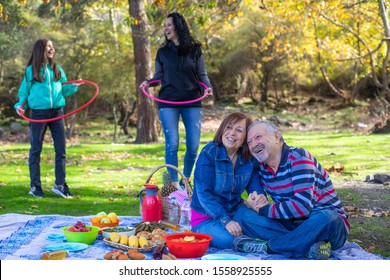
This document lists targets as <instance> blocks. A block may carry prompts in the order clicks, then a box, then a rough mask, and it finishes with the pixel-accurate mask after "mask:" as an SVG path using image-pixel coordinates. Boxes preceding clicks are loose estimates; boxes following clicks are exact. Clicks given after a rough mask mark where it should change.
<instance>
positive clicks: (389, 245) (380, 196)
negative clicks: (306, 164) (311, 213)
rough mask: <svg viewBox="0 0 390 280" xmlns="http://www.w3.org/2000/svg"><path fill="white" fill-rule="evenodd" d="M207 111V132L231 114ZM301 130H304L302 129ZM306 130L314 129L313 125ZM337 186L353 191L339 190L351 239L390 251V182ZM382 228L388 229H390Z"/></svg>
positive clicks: (366, 247) (371, 248)
mask: <svg viewBox="0 0 390 280" xmlns="http://www.w3.org/2000/svg"><path fill="white" fill-rule="evenodd" d="M232 111H234V110H232ZM203 112H204V116H203V123H202V130H203V131H216V130H217V128H218V126H219V125H220V123H221V121H222V119H223V117H224V116H225V115H226V114H228V113H229V111H226V109H224V110H223V111H222V110H218V109H216V108H215V107H214V108H204V110H203ZM282 129H283V127H282ZM286 129H291V127H289V128H287V127H286ZM299 129H300V130H302V128H299ZM306 129H308V130H310V128H309V126H307V127H306ZM334 185H335V188H336V190H337V189H347V190H349V192H342V194H340V193H338V195H339V197H340V200H341V201H342V203H343V206H344V208H345V209H346V211H347V213H348V215H349V220H350V222H351V224H353V230H352V231H351V234H350V236H349V239H348V240H349V241H350V242H356V243H357V244H359V245H360V246H361V247H362V248H363V249H364V250H366V251H368V252H370V253H377V252H378V251H379V252H388V253H389V252H390V234H389V232H390V203H389V202H390V185H384V184H376V183H370V182H364V181H348V182H343V183H334ZM344 193H347V194H344ZM356 197H358V199H356ZM378 229H387V231H384V230H378Z"/></svg>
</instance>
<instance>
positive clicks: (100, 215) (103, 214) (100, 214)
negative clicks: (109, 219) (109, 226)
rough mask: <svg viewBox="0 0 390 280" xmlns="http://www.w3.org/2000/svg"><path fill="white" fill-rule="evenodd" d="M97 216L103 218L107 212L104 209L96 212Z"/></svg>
mask: <svg viewBox="0 0 390 280" xmlns="http://www.w3.org/2000/svg"><path fill="white" fill-rule="evenodd" d="M96 216H97V217H99V218H101V217H103V216H107V214H106V212H104V211H102V212H99V213H97V214H96Z"/></svg>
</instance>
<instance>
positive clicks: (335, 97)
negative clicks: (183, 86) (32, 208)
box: [0, 0, 390, 255]
mask: <svg viewBox="0 0 390 280" xmlns="http://www.w3.org/2000/svg"><path fill="white" fill-rule="evenodd" d="M172 11H177V12H179V13H181V14H183V15H184V16H185V17H186V19H187V22H188V23H189V25H190V28H191V32H192V34H193V36H194V37H195V38H196V39H198V40H199V41H200V42H201V43H202V46H203V54H204V56H205V62H206V67H207V70H208V73H209V77H210V80H211V82H212V84H213V87H214V96H213V98H208V99H206V101H205V102H204V103H205V113H206V114H207V113H209V115H208V116H206V117H208V119H209V120H210V119H212V120H213V121H215V123H214V124H215V125H214V126H212V128H211V130H212V129H215V127H216V126H217V125H219V120H220V117H221V116H223V113H224V112H227V111H229V110H230V111H231V110H232V109H233V110H240V111H245V112H249V113H250V114H251V115H252V116H256V117H266V118H271V119H273V120H274V121H275V122H277V123H278V124H279V125H280V126H283V127H284V128H285V129H289V130H292V131H331V133H332V132H333V131H340V130H344V131H353V133H358V134H367V135H368V134H372V133H389V129H390V128H389V126H390V88H389V79H390V75H389V74H390V71H389V70H390V69H389V66H388V59H389V55H390V27H389V20H388V10H387V7H386V1H384V0H361V1H359V0H355V1H349V0H346V1H333V0H329V1H317V0H316V1H310V0H297V1H289V0H283V1H275V0H252V1H251V0H243V1H234V0H222V1H212V0H210V1H209V0H204V1H203V0H197V1H185V0H181V1H170V0H153V1H152V0H145V1H144V0H142V1H141V0H129V1H121V0H111V1H103V0H97V1H83V0H67V1H65V0H63V1H59V0H51V1H50V0H35V1H34V0H32V1H22V0H18V1H15V0H14V1H11V0H1V1H0V124H1V125H0V140H1V141H8V142H12V143H14V144H15V147H19V146H17V144H20V143H28V133H21V132H25V131H26V122H24V121H22V120H21V119H20V118H18V116H17V115H16V113H15V111H14V109H13V105H14V104H15V102H16V101H17V91H18V89H19V85H20V82H21V79H22V77H23V74H24V70H25V67H26V62H27V59H28V57H29V54H30V52H31V48H32V44H33V42H34V41H35V40H36V39H38V38H42V37H46V38H49V39H51V40H52V41H53V42H54V45H55V47H56V61H57V62H59V64H61V66H62V67H63V68H64V70H65V72H66V73H67V76H68V79H69V80H74V79H86V80H90V81H94V82H96V83H98V85H99V88H100V93H99V97H98V98H97V99H96V100H95V101H94V102H93V103H92V104H91V105H90V106H89V107H88V108H87V109H85V110H84V111H82V112H81V113H78V114H75V115H72V116H71V117H69V118H67V119H66V129H67V137H68V138H69V139H70V140H72V139H73V140H74V139H76V138H77V137H78V136H80V137H81V136H82V133H83V129H82V127H83V125H85V123H90V122H92V120H97V121H98V122H99V121H101V120H102V119H103V120H104V121H101V123H100V125H101V126H104V125H106V123H107V122H109V123H110V124H112V127H113V130H112V134H111V135H112V139H110V140H111V141H113V142H118V143H119V142H121V143H130V142H131V143H136V144H145V143H156V142H159V141H160V140H161V127H160V124H159V121H158V117H157V111H156V104H155V102H153V101H152V100H151V99H150V98H148V97H146V96H145V95H144V94H143V93H142V92H141V90H140V89H139V88H138V85H139V84H140V83H141V82H142V81H143V80H144V79H145V78H149V77H151V76H152V74H153V70H154V66H153V60H154V57H155V54H156V51H157V49H158V47H159V46H160V45H161V44H162V43H163V41H164V39H165V35H164V22H165V18H166V15H167V14H168V13H169V12H172ZM82 92H83V94H75V95H74V96H72V97H70V98H69V99H68V101H67V102H68V105H67V107H66V110H67V111H72V110H74V109H75V108H78V107H80V106H81V105H82V104H84V103H86V102H87V101H88V100H89V99H90V98H91V96H92V93H93V92H92V90H90V89H88V86H83V91H82ZM85 92H86V93H85ZM84 93H85V94H84ZM151 93H152V94H153V93H156V92H153V90H151ZM313 107H314V108H316V110H311V109H310V108H313ZM140 108H142V110H140ZM218 110H219V111H218ZM356 112H358V113H359V114H357V113H356ZM206 120H207V118H206ZM110 127H111V126H110ZM386 137H387V136H386ZM91 138H92V137H90V139H89V140H92V139H91ZM23 149H25V146H23ZM3 155H5V154H3ZM382 157H383V158H384V159H385V160H387V161H388V160H389V155H388V154H384V155H382ZM334 168H335V169H337V168H340V167H337V166H336V167H334ZM341 171H342V170H341ZM385 171H390V170H385ZM0 181H1V180H0ZM0 187H1V182H0ZM382 190H383V192H382V193H373V195H372V196H371V197H372V198H373V199H374V200H375V198H377V197H381V196H382V197H384V198H385V200H386V199H388V195H389V193H388V188H387V187H385V188H383V189H382ZM383 195H385V196H383ZM382 201H383V200H382ZM387 201H388V200H387ZM370 203H371V202H370ZM382 206H383V205H382ZM386 213H387V214H386V215H387V216H386V217H385V218H384V219H383V220H382V222H381V224H380V228H378V230H379V231H380V230H382V229H383V228H384V229H386V230H387V231H385V232H382V233H383V235H382V237H380V238H379V240H378V241H379V242H377V243H379V244H380V243H381V242H382V241H383V243H387V244H388V243H389V242H388V236H389V235H388V230H389V218H388V212H386ZM367 235H369V234H366V237H367ZM368 246H369V245H367V247H368ZM366 249H367V248H366ZM384 251H385V252H386V253H385V255H389V253H388V252H390V249H389V248H388V247H386V248H385V249H384ZM381 252H383V250H382V251H381Z"/></svg>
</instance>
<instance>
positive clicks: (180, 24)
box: [163, 12, 201, 55]
mask: <svg viewBox="0 0 390 280" xmlns="http://www.w3.org/2000/svg"><path fill="white" fill-rule="evenodd" d="M167 18H172V22H173V25H174V26H175V31H176V34H177V36H178V39H179V46H178V53H179V54H180V55H185V54H188V53H189V52H190V51H191V50H192V49H193V48H195V47H200V46H201V44H200V42H199V41H197V40H195V39H194V38H193V37H192V36H191V34H190V29H189V28H188V24H187V22H186V20H185V19H184V17H183V16H182V15H181V14H179V13H176V12H174V13H170V14H169V15H168V16H167ZM168 42H169V41H168V39H167V37H166V35H165V42H164V43H163V46H165V45H167V43H168Z"/></svg>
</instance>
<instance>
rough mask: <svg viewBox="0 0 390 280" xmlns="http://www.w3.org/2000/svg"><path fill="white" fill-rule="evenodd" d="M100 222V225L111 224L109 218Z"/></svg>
mask: <svg viewBox="0 0 390 280" xmlns="http://www.w3.org/2000/svg"><path fill="white" fill-rule="evenodd" d="M100 222H101V223H102V224H109V223H111V220H110V219H109V218H103V219H101V220H100Z"/></svg>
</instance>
